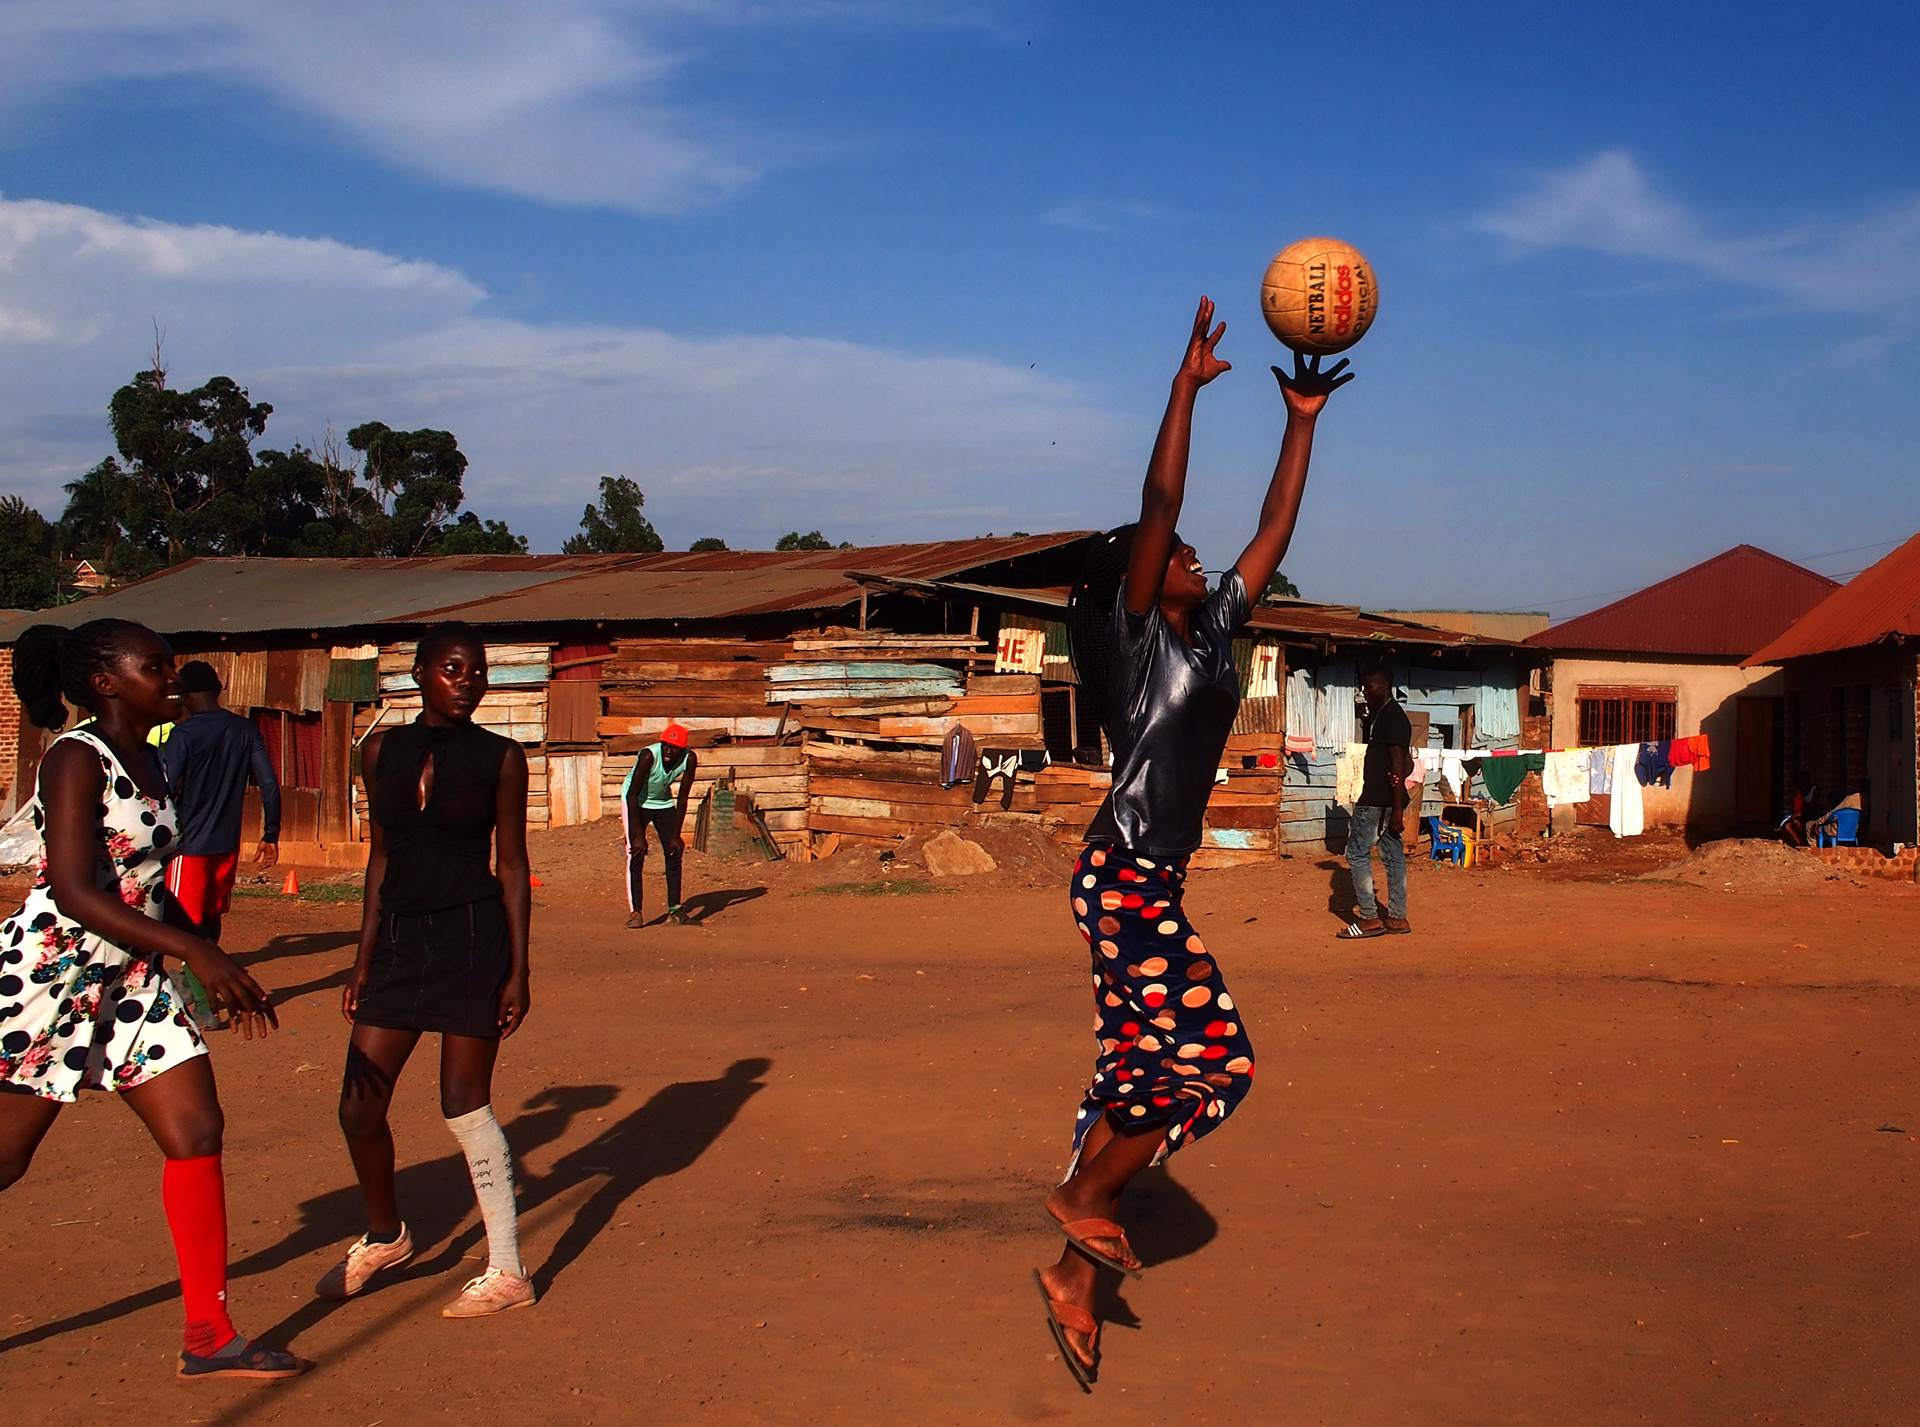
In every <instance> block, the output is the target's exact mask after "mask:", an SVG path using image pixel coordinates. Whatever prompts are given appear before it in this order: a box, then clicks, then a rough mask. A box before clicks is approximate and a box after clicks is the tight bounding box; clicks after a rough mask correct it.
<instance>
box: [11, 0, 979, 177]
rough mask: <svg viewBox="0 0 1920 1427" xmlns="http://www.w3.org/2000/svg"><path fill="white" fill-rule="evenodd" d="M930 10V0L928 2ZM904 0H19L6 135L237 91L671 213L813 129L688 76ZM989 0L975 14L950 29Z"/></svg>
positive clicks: (367, 144) (374, 140)
mask: <svg viewBox="0 0 1920 1427" xmlns="http://www.w3.org/2000/svg"><path fill="white" fill-rule="evenodd" d="M929 8H933V7H929ZM921 10H922V7H919V6H917V5H914V4H912V3H910V0H808V3H801V4H796V5H794V6H791V7H789V6H784V5H768V4H756V3H745V0H541V3H539V4H533V5H529V4H525V3H522V0H406V3H404V4H394V3H391V0H328V3H325V4H310V3H296V2H295V0H168V3H166V4H155V3H138V0H7V3H6V4H4V5H0V136H4V134H5V132H6V129H7V112H8V111H9V110H10V111H12V113H13V115H14V117H15V119H16V121H17V120H19V119H20V118H21V116H24V115H26V114H28V113H30V112H31V109H32V106H33V104H34V103H35V101H37V100H45V99H49V98H54V97H58V96H60V95H62V94H64V93H67V92H69V91H74V90H78V89H81V88H83V87H89V86H100V85H105V84H121V85H129V84H130V85H133V86H136V88H138V87H139V86H148V89H149V92H152V93H155V94H160V95H163V96H165V97H168V98H171V99H172V100H174V101H175V102H180V101H181V100H182V99H183V98H185V97H186V96H188V95H190V94H191V92H192V89H193V87H194V86H195V85H197V84H208V83H211V84H219V85H225V86H230V87H232V88H233V89H236V90H238V91H240V92H243V93H246V94H249V95H255V96H263V97H264V98H266V99H267V100H269V101H271V102H272V103H275V104H278V105H280V106H283V107H284V108H285V109H286V110H287V111H289V112H291V113H293V114H296V115H299V116H301V117H303V118H307V119H311V120H317V121H319V122H320V123H321V124H323V125H325V126H326V127H327V128H329V129H331V130H332V131H333V132H334V133H335V134H338V135H340V136H342V137H343V138H345V139H346V140H348V141H349V142H351V143H353V144H356V145H358V146H359V147H361V148H362V149H364V150H366V151H367V152H370V153H372V154H374V155H377V156H378V157H380V158H381V159H383V160H386V161H388V162H390V163H393V164H395V165H398V166H400V167H402V168H405V169H409V170H412V171H415V172H418V173H422V174H425V175H427V176H428V177H430V178H432V179H435V180H438V181H441V182H444V183H448V184H454V185H461V186H465V187H471V188H479V189H487V190H491V191H496V192H501V193H508V194H513V195H515V196H518V197H524V198H531V199H538V200H542V201H547V202H554V203H564V204H581V205H596V206H607V207H613V208H621V209H627V210H630V211H634V212H640V213H672V212H679V211H683V210H686V209H688V208H692V207H696V206H699V205H701V204H704V203H710V202H714V201H718V200H720V199H724V198H725V197H727V196H728V195H730V194H732V193H734V192H737V191H738V190H739V189H740V188H741V187H743V186H744V185H746V184H749V183H751V182H752V181H753V180H754V179H755V178H756V177H757V176H758V175H759V174H760V173H761V172H762V171H763V169H764V168H766V167H767V166H768V165H769V164H770V163H778V162H781V161H782V160H783V159H784V158H790V157H793V156H795V155H797V154H799V153H801V152H802V151H803V150H805V151H811V150H812V149H813V147H815V146H816V145H817V144H818V143H819V142H820V141H817V140H816V141H809V140H807V139H805V138H803V137H802V136H800V135H797V134H794V133H793V132H791V131H790V130H785V129H783V130H781V131H778V132H769V131H766V130H758V129H756V128H755V127H754V126H753V124H752V120H751V116H750V115H743V114H740V113H737V112H732V111H730V110H728V109H727V108H725V107H724V106H722V105H721V104H719V103H717V102H715V101H714V100H712V99H711V98H709V97H707V95H706V93H705V92H704V91H703V90H702V88H701V87H700V86H699V85H698V84H697V83H695V82H692V77H691V76H690V75H689V73H688V71H689V69H690V67H691V66H693V65H694V64H695V62H696V60H697V59H698V57H699V56H700V55H701V54H702V53H704V52H705V51H707V50H708V49H710V48H712V47H714V46H722V45H724V44H726V43H729V42H733V43H741V44H764V43H768V42H770V41H771V40H772V39H774V38H777V36H778V34H779V33H780V31H781V30H782V29H783V28H791V27H796V26H818V25H827V24H840V25H855V24H858V25H867V26H872V25H879V24H893V25H914V24H924V23H926V21H925V20H924V19H923V18H921ZM986 14H987V12H986V11H985V10H984V9H983V8H982V7H978V6H970V7H966V8H964V9H962V10H960V11H959V12H957V15H956V17H955V20H954V22H955V23H963V24H964V23H970V22H971V20H972V19H973V18H974V17H981V18H980V20H979V23H980V24H984V23H985V19H984V16H985V15H986Z"/></svg>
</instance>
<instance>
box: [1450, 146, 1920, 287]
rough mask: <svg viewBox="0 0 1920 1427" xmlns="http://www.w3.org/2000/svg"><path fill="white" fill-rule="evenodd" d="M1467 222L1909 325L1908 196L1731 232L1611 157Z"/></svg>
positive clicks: (1914, 233) (1915, 200)
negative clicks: (1848, 211)
mask: <svg viewBox="0 0 1920 1427" xmlns="http://www.w3.org/2000/svg"><path fill="white" fill-rule="evenodd" d="M1476 224H1477V226H1478V227H1479V228H1481V229H1482V230H1483V231H1485V232H1489V233H1494V234H1497V235H1499V236H1501V237H1503V238H1508V239H1510V240H1512V241H1513V242H1515V243H1517V244H1519V245H1521V246H1523V247H1526V248H1538V249H1547V248H1569V249H1584V250H1586V251H1589V252H1598V253H1606V254H1609V255H1611V256H1614V257H1619V258H1628V259H1643V260H1651V261H1655V262H1661V263H1670V264H1673V265H1675V266H1678V267H1680V268H1684V269H1691V270H1692V271H1694V272H1698V273H1704V274H1707V275H1708V276H1710V277H1713V278H1716V279H1719V280H1721V281H1723V282H1727V283H1730V284H1735V285H1738V286H1742V287H1746V288H1749V289H1752V290H1755V291H1758V292H1762V293H1767V294H1771V295H1772V296H1774V297H1776V298H1781V299H1785V300H1787V301H1789V302H1791V303H1793V304H1794V305H1795V306H1798V307H1803V308H1807V309H1811V310H1814V311H1819V312H1827V313H1836V314H1844V315H1848V316H1852V317H1856V318H1874V317H1878V318H1881V319H1884V320H1885V321H1886V322H1887V323H1889V324H1893V325H1910V324H1912V323H1913V322H1914V321H1915V320H1917V319H1920V196H1907V197H1903V198H1898V199H1894V200H1891V201H1888V202H1886V203H1883V204H1882V205H1880V206H1878V207H1876V208H1873V209H1870V210H1867V211H1864V212H1859V213H1855V214H1851V215H1835V214H1814V215H1808V216H1804V217H1802V218H1800V219H1799V220H1798V221H1797V222H1795V223H1793V224H1792V225H1791V226H1782V227H1778V228H1774V229H1763V230H1757V231H1748V232H1739V231H1735V230H1733V229H1732V228H1730V227H1729V226H1727V225H1725V224H1721V223H1716V222H1714V221H1713V220H1712V218H1711V217H1710V216H1708V215H1706V214H1704V213H1702V212H1700V211H1699V209H1698V208H1697V207H1695V206H1692V205H1689V204H1687V203H1686V202H1684V201H1682V200H1681V199H1678V198H1675V197H1673V196H1672V195H1670V194H1667V193H1664V192H1662V191H1661V190H1660V188H1659V187H1658V186H1657V185H1656V184H1655V183H1654V182H1653V180H1652V179H1650V178H1649V177H1648V176H1647V174H1646V172H1645V171H1644V170H1643V169H1642V168H1641V166H1640V164H1639V162H1638V161H1637V160H1636V159H1635V158H1634V156H1633V155H1632V154H1630V153H1626V152H1624V151H1621V150H1617V149H1615V150H1608V151H1606V152H1603V153H1599V154H1596V155H1594V156H1593V157H1592V158H1590V159H1588V160H1586V161H1585V162H1583V163H1579V164H1575V165H1573V166H1572V167H1570V168H1566V169H1562V170H1559V171H1557V172H1553V173H1548V174H1544V175H1541V176H1540V177H1539V178H1538V179H1537V180H1536V181H1535V182H1534V183H1533V184H1532V185H1531V186H1529V187H1528V188H1526V189H1525V190H1524V191H1522V192H1520V193H1518V194H1516V195H1514V196H1513V197H1511V198H1509V199H1508V200H1507V201H1505V202H1504V203H1501V204H1498V205H1496V206H1494V207H1493V208H1491V209H1489V210H1487V211H1486V212H1484V213H1482V214H1480V215H1479V216H1478V218H1477V220H1476Z"/></svg>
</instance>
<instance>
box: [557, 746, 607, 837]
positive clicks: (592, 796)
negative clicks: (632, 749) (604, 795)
mask: <svg viewBox="0 0 1920 1427" xmlns="http://www.w3.org/2000/svg"><path fill="white" fill-rule="evenodd" d="M601 758H602V755H601V754H600V752H599V751H598V750H595V751H594V752H591V753H556V752H554V751H552V750H549V751H548V753H547V819H548V821H547V826H549V827H571V826H573V825H574V824H575V823H590V822H594V821H596V820H597V819H598V818H599V817H600V762H601Z"/></svg>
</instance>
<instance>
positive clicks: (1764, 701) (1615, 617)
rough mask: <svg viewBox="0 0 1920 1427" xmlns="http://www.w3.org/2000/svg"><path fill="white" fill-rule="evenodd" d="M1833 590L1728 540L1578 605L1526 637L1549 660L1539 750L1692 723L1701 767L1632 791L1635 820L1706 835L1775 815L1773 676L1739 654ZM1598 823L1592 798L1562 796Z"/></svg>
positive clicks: (1780, 707)
mask: <svg viewBox="0 0 1920 1427" xmlns="http://www.w3.org/2000/svg"><path fill="white" fill-rule="evenodd" d="M1837 588H1838V586H1837V585H1836V584H1835V583H1834V582H1833V581H1832V580H1830V579H1828V578H1827V577H1826V576H1825V575H1822V574H1818V573H1816V572H1815V571H1813V570H1809V569H1806V568H1804V567H1803V566H1800V565H1796V564H1794V563H1793V562H1792V561H1790V560H1783V559H1781V558H1780V557H1779V556H1778V555H1770V554H1768V553H1767V552H1766V551H1765V550H1760V549H1756V548H1755V547H1754V546H1751V545H1736V546H1735V547H1734V548H1733V549H1731V550H1727V551H1725V552H1723V553H1721V554H1719V555H1715V556H1714V557H1713V558H1712V559H1711V560H1703V561H1702V562H1701V563H1699V564H1698V565H1693V566H1691V567H1689V568H1687V569H1685V570H1682V571H1680V573H1679V574H1677V575H1670V576H1669V577H1667V578H1666V579H1664V580H1661V581H1660V582H1659V583H1658V584H1653V585H1649V586H1647V587H1646V588H1645V589H1644V590H1641V591H1639V592H1638V593H1636V594H1631V595H1628V596H1627V597H1626V598H1625V599H1620V600H1615V601H1614V602H1613V603H1612V604H1609V605H1604V606H1602V607H1601V608H1599V609H1596V610H1593V611H1592V612H1590V613H1588V614H1583V615H1579V616H1576V617H1575V618H1573V619H1569V620H1563V621H1562V622H1561V623H1559V624H1556V625H1554V626H1552V627H1551V628H1549V629H1547V630H1544V631H1543V632H1541V633H1538V634H1535V635H1532V636H1531V637H1530V638H1529V639H1528V640H1527V643H1528V644H1529V645H1530V646H1531V647H1533V648H1535V649H1539V650H1543V651H1546V652H1547V653H1550V654H1551V655H1552V657H1553V667H1552V673H1551V699H1550V702H1551V709H1552V714H1551V717H1552V746H1554V747H1556V748H1582V747H1596V746H1604V745H1609V744H1618V743H1647V742H1653V741H1657V740H1661V739H1671V738H1676V737H1688V736H1691V735H1693V734H1696V733H1704V734H1706V735H1707V736H1708V738H1709V739H1710V740H1711V743H1712V760H1713V761H1712V770H1711V771H1710V772H1709V773H1707V774H1705V775H1701V776H1696V774H1695V772H1694V770H1693V769H1692V768H1686V767H1683V768H1679V769H1676V770H1675V771H1674V775H1673V786H1672V787H1671V788H1662V787H1658V786H1655V787H1650V788H1648V789H1647V790H1646V795H1645V806H1646V821H1647V825H1648V826H1649V827H1653V826H1667V827H1673V828H1682V829H1685V830H1686V831H1687V832H1688V833H1689V834H1691V835H1697V836H1709V835H1713V834H1716V833H1725V832H1729V831H1731V830H1733V829H1735V828H1737V827H1746V828H1750V829H1756V830H1757V829H1760V828H1764V827H1767V826H1770V825H1771V824H1772V823H1773V822H1774V821H1775V820H1777V819H1778V817H1779V809H1780V807H1781V800H1782V797H1783V793H1784V786H1785V778H1786V776H1787V775H1788V773H1789V772H1790V771H1791V770H1789V769H1786V768H1784V767H1783V761H1782V749H1783V742H1782V729H1783V722H1782V720H1783V713H1784V700H1785V695H1786V690H1787V686H1786V680H1785V678H1784V677H1783V676H1782V674H1781V672H1780V670H1779V669H1777V668H1774V667H1772V666H1771V665H1769V664H1762V663H1756V662H1754V660H1753V659H1752V658H1751V657H1750V656H1752V655H1753V654H1754V653H1755V651H1756V650H1759V649H1760V648H1761V647H1762V646H1763V645H1765V644H1767V643H1768V641H1770V640H1772V639H1774V638H1775V637H1776V636H1778V635H1779V634H1780V633H1781V632H1782V631H1783V630H1785V629H1786V628H1787V627H1788V626H1789V625H1791V624H1792V623H1793V622H1794V620H1796V619H1798V618H1799V617H1800V616H1801V615H1803V614H1805V613H1806V612H1807V611H1808V610H1810V609H1812V608H1813V607H1814V606H1815V605H1817V604H1818V603H1819V602H1820V601H1821V600H1823V599H1824V598H1826V597H1827V596H1828V595H1830V594H1831V593H1832V592H1833V591H1834V590H1835V589H1837ZM1572 811H1574V812H1575V813H1576V814H1577V816H1578V820H1579V821H1581V822H1587V821H1598V822H1600V823H1604V822H1605V821H1606V817H1607V808H1606V800H1605V799H1603V798H1595V799H1593V800H1592V801H1591V802H1588V803H1582V804H1576V805H1574V808H1573V809H1572Z"/></svg>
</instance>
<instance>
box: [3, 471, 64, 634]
mask: <svg viewBox="0 0 1920 1427" xmlns="http://www.w3.org/2000/svg"><path fill="white" fill-rule="evenodd" d="M59 595H60V566H59V564H58V562H57V561H56V560H55V559H54V528H53V526H52V525H51V524H49V523H48V521H47V518H46V517H45V516H44V515H42V514H41V513H40V512H39V511H37V510H35V509H34V508H33V507H32V506H30V505H28V504H27V503H26V502H25V501H24V500H22V499H20V497H19V496H17V495H0V607H4V608H6V609H45V608H46V607H47V606H48V605H50V604H52V603H53V602H54V601H55V600H56V599H58V598H59Z"/></svg>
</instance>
